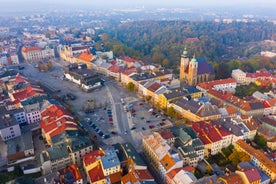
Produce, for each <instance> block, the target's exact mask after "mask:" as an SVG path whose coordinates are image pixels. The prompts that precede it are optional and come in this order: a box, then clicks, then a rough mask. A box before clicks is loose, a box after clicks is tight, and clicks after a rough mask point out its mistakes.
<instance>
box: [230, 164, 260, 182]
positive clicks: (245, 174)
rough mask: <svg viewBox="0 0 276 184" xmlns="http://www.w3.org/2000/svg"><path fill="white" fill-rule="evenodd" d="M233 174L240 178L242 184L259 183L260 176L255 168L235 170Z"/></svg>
mask: <svg viewBox="0 0 276 184" xmlns="http://www.w3.org/2000/svg"><path fill="white" fill-rule="evenodd" d="M235 173H236V174H237V175H239V176H240V177H241V179H242V181H243V183H248V184H255V183H260V182H261V176H260V174H259V172H258V170H257V169H256V168H253V167H252V168H246V169H242V170H237V171H236V172H235Z"/></svg>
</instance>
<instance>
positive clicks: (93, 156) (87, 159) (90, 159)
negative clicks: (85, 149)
mask: <svg viewBox="0 0 276 184" xmlns="http://www.w3.org/2000/svg"><path fill="white" fill-rule="evenodd" d="M102 156H104V151H103V150H101V149H100V150H95V151H92V152H90V153H88V154H86V155H84V156H83V157H82V159H83V163H84V166H89V165H91V164H93V163H94V162H96V161H97V158H99V157H102Z"/></svg>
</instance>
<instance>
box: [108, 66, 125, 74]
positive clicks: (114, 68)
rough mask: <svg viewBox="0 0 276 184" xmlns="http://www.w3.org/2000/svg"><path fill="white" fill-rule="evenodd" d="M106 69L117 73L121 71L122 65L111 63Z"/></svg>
mask: <svg viewBox="0 0 276 184" xmlns="http://www.w3.org/2000/svg"><path fill="white" fill-rule="evenodd" d="M108 70H109V71H111V72H113V73H119V72H122V71H123V67H121V66H116V65H112V66H111V67H109V68H108Z"/></svg>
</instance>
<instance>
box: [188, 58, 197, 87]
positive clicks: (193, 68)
mask: <svg viewBox="0 0 276 184" xmlns="http://www.w3.org/2000/svg"><path fill="white" fill-rule="evenodd" d="M197 69H198V62H197V60H196V57H195V55H194V57H193V59H192V60H191V62H190V63H189V71H188V85H190V86H195V85H196V84H197Z"/></svg>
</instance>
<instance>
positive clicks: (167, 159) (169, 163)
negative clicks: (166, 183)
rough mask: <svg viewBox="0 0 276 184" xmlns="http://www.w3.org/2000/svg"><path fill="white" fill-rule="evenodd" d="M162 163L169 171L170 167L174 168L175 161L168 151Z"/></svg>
mask: <svg viewBox="0 0 276 184" xmlns="http://www.w3.org/2000/svg"><path fill="white" fill-rule="evenodd" d="M160 163H161V164H162V166H163V167H164V168H165V170H166V171H168V170H169V169H170V168H172V167H173V166H174V165H175V161H174V160H173V158H172V157H171V156H170V155H169V154H168V153H167V154H166V155H165V156H164V157H163V158H162V159H161V160H160Z"/></svg>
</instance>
